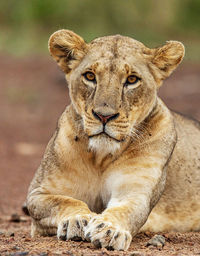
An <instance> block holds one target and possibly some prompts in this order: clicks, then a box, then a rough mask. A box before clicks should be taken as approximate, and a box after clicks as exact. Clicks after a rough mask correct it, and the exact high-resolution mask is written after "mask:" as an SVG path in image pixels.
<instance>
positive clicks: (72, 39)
mask: <svg viewBox="0 0 200 256" xmlns="http://www.w3.org/2000/svg"><path fill="white" fill-rule="evenodd" d="M48 46H49V51H50V53H51V56H52V57H53V58H54V60H55V61H56V62H57V63H58V65H59V66H60V68H61V69H62V70H63V71H64V72H65V73H69V72H70V71H71V68H72V67H71V65H72V64H74V65H75V64H78V63H79V62H80V60H81V59H82V58H83V57H84V56H85V54H86V50H87V44H86V43H85V41H84V40H83V38H81V37H80V36H78V35H77V34H75V33H74V32H72V31H70V30H66V29H62V30H58V31H56V32H55V33H53V34H52V35H51V37H50V38H49V43H48Z"/></svg>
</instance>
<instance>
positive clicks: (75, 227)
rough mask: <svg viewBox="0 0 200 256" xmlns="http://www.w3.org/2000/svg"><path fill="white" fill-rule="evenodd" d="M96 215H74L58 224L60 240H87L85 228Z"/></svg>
mask: <svg viewBox="0 0 200 256" xmlns="http://www.w3.org/2000/svg"><path fill="white" fill-rule="evenodd" d="M93 216H94V215H92V214H84V215H78V214H77V215H74V216H70V217H68V218H66V219H64V220H63V221H61V222H60V223H59V225H58V230H57V237H58V239H60V240H74V241H81V240H85V236H84V228H85V227H86V226H87V225H88V222H89V221H90V219H91V218H92V217H93Z"/></svg>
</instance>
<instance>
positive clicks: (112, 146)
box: [88, 134, 121, 155]
mask: <svg viewBox="0 0 200 256" xmlns="http://www.w3.org/2000/svg"><path fill="white" fill-rule="evenodd" d="M88 147H89V150H91V151H93V152H96V153H102V154H104V155H106V154H114V153H115V152H116V151H117V150H119V149H120V147H121V143H120V142H118V141H117V140H115V139H112V138H111V137H109V136H107V135H106V134H100V135H96V136H93V137H90V138H89V145H88Z"/></svg>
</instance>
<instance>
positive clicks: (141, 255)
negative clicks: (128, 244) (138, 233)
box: [129, 251, 145, 256]
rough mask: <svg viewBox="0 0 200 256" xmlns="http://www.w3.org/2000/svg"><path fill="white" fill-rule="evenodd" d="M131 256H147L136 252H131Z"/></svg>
mask: <svg viewBox="0 0 200 256" xmlns="http://www.w3.org/2000/svg"><path fill="white" fill-rule="evenodd" d="M129 256H145V255H144V253H142V252H138V251H134V252H131V254H129Z"/></svg>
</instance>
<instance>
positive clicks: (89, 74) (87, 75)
mask: <svg viewBox="0 0 200 256" xmlns="http://www.w3.org/2000/svg"><path fill="white" fill-rule="evenodd" d="M83 76H84V77H85V79H86V80H88V81H91V82H95V81H96V78H95V74H94V73H92V72H89V71H88V72H86V73H85V74H83Z"/></svg>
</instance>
